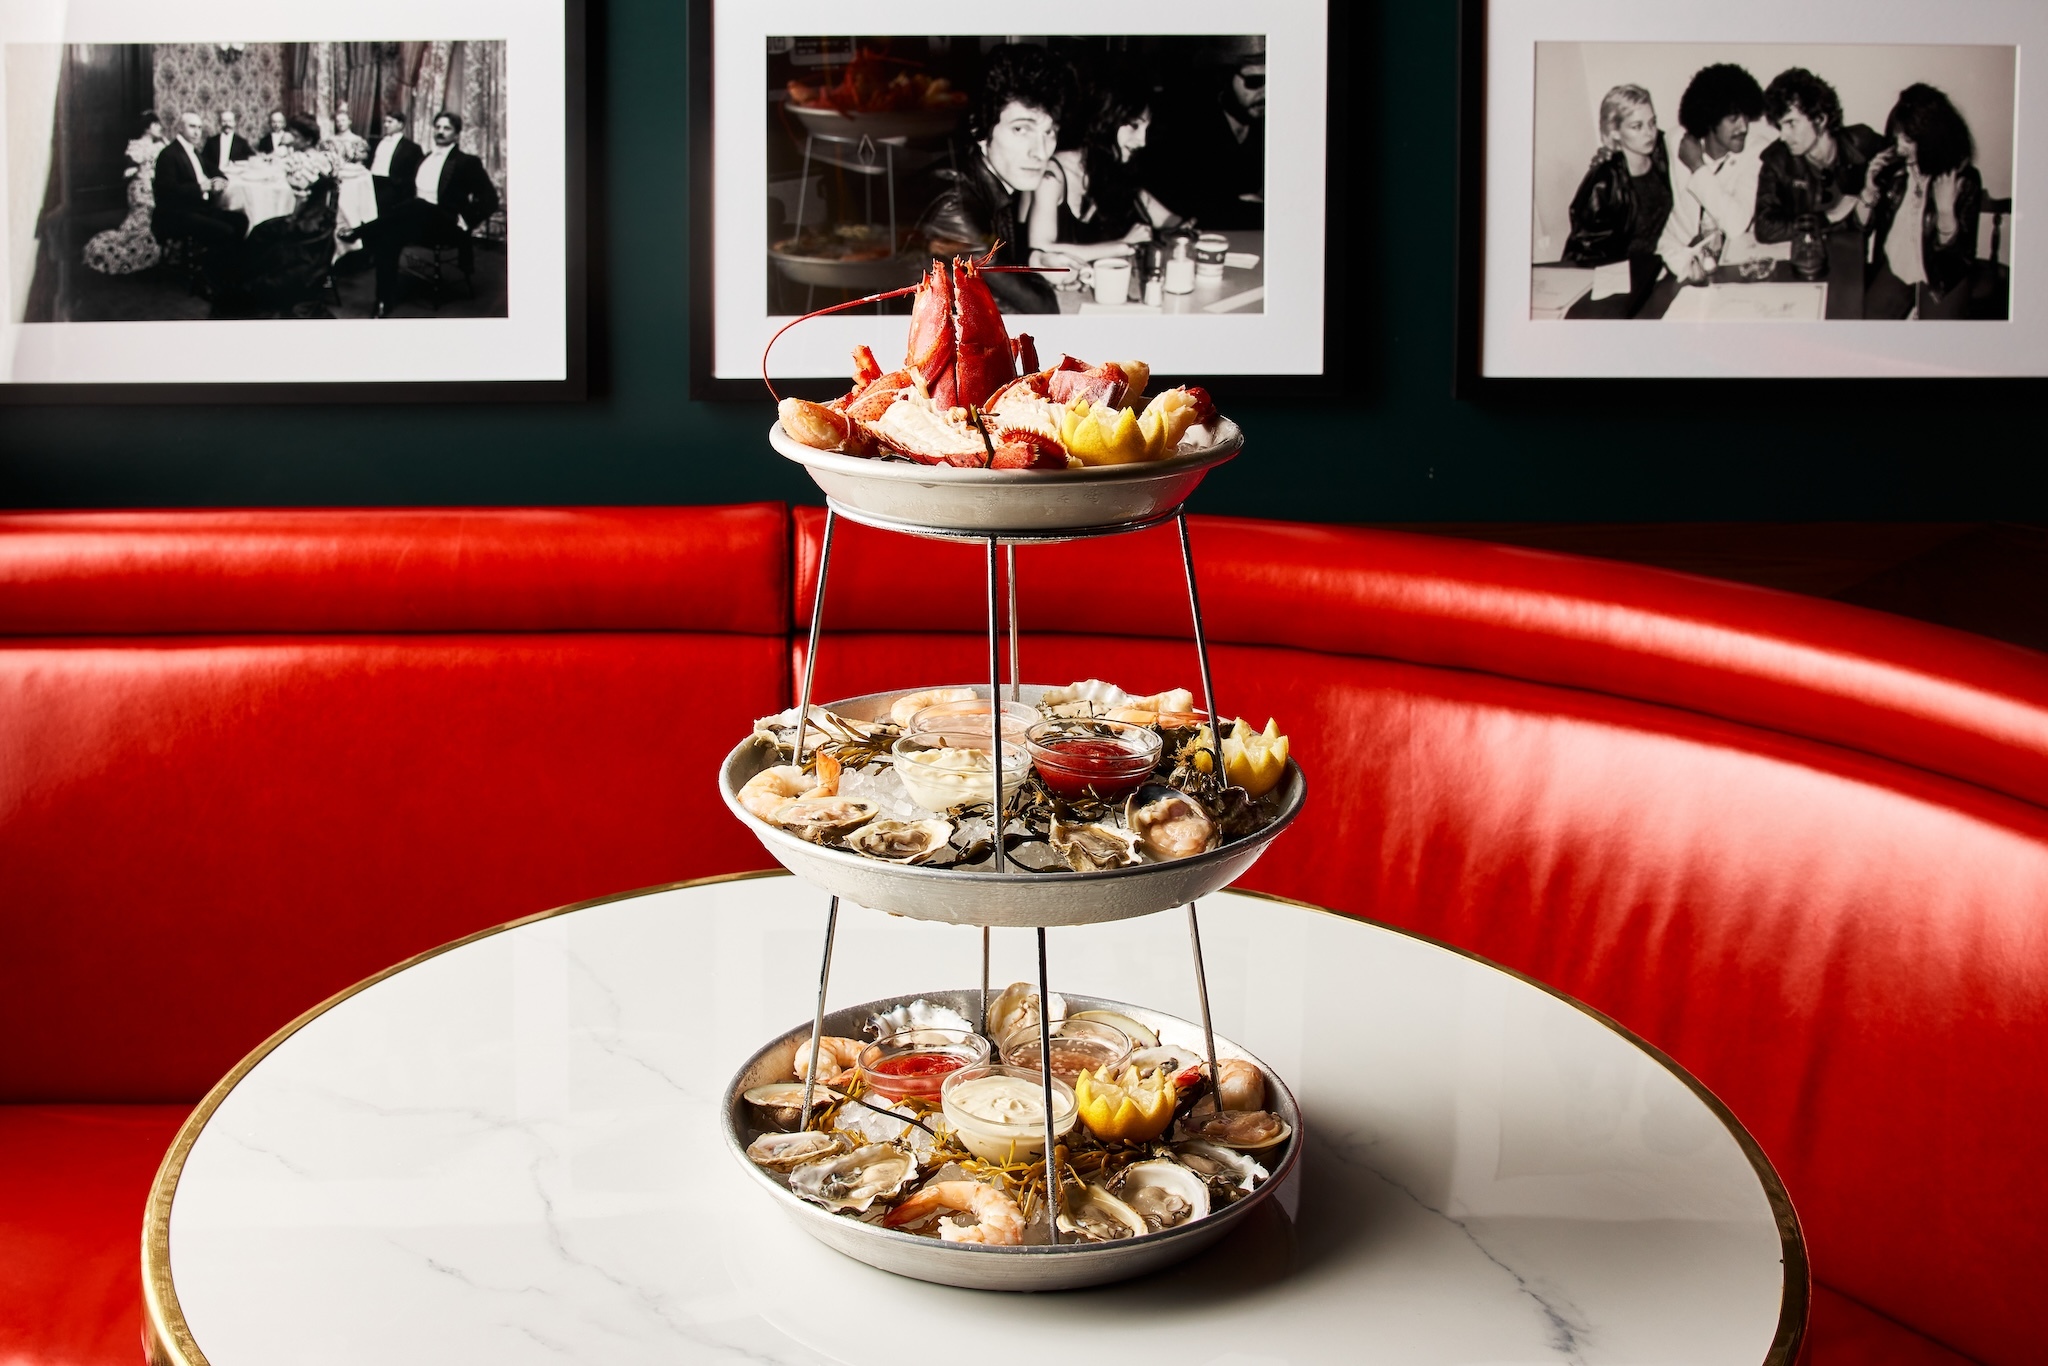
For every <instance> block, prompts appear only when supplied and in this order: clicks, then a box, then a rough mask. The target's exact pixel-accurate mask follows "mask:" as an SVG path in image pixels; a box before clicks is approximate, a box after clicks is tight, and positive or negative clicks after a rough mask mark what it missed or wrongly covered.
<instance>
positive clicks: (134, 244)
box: [21, 41, 508, 323]
mask: <svg viewBox="0 0 2048 1366" xmlns="http://www.w3.org/2000/svg"><path fill="white" fill-rule="evenodd" d="M63 61H64V64H63V69H62V71H61V74H60V77H59V80H58V87H57V108H56V117H55V119H54V123H53V131H52V136H51V142H52V146H51V158H50V175H49V180H48V184H47V186H46V188H45V189H44V192H43V195H42V204H41V208H40V211H39V212H38V213H37V214H36V217H35V221H36V259H35V266H34V275H33V279H32V283H31V285H30V288H29V290H28V293H27V296H26V300H25V304H24V306H23V309H22V315H21V321H23V322H29V323H80V322H144V321H204V320H214V319H220V320H226V319H251V318H295V319H296V318H303V319H331V318H399V319H429V318H491V317H495V318H502V317H505V316H507V312H506V302H507V288H506V252H507V249H508V248H507V236H506V207H505V201H506V168H507V164H508V156H507V150H506V138H505V127H506V118H505V102H506V95H505V44H504V43H503V42H502V41H489V42H462V41H449V42H366V43H350V42H333V43H156V44H150V43H120V44H70V45H68V46H67V47H66V48H65V49H64V59H63Z"/></svg>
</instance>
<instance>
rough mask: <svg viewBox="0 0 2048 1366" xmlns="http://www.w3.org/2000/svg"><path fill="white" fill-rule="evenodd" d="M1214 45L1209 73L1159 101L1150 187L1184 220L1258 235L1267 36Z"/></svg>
mask: <svg viewBox="0 0 2048 1366" xmlns="http://www.w3.org/2000/svg"><path fill="white" fill-rule="evenodd" d="M1216 41H1217V44H1218V46H1217V47H1216V49H1215V58H1216V60H1217V61H1219V62H1220V63H1221V65H1220V66H1218V67H1216V68H1215V70H1214V74H1213V75H1210V76H1208V77H1206V78H1205V79H1201V80H1198V81H1197V83H1196V84H1195V86H1194V87H1193V89H1192V92H1191V93H1190V94H1189V95H1188V96H1187V97H1184V98H1181V99H1177V100H1171V101H1163V102H1162V104H1163V107H1162V108H1161V110H1160V111H1159V119H1158V126H1157V127H1155V128H1154V129H1153V130H1152V135H1153V140H1154V141H1155V142H1156V143H1157V144H1158V146H1157V156H1156V157H1155V159H1154V161H1155V167H1156V170H1157V175H1156V176H1155V177H1154V179H1153V188H1154V189H1156V190H1157V191H1158V192H1159V194H1160V195H1161V197H1163V198H1164V199H1165V200H1166V202H1167V203H1169V204H1171V205H1172V206H1173V207H1174V209H1175V210H1177V211H1178V212H1179V213H1180V214H1181V215H1182V216H1183V217H1184V218H1185V219H1187V220H1188V221H1189V222H1192V223H1196V224H1199V225H1200V226H1202V227H1204V228H1215V229H1217V230H1219V231H1223V232H1229V231H1231V230H1233V229H1246V230H1252V231H1256V230H1258V229H1262V228H1264V227H1265V226H1266V39H1265V36H1264V35H1263V34H1248V35H1244V36H1241V37H1229V38H1223V39H1219V40H1216Z"/></svg>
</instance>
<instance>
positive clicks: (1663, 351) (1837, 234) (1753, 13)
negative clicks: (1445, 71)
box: [1459, 0, 2048, 393]
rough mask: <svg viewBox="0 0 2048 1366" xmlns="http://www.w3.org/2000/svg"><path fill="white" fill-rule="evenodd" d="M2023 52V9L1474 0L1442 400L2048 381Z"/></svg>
mask: <svg viewBox="0 0 2048 1366" xmlns="http://www.w3.org/2000/svg"><path fill="white" fill-rule="evenodd" d="M2028 40H2048V7H2042V6H2040V5H2036V4H2029V3H2025V0H1953V3H1949V4H1943V5H1939V6H1932V5H1923V4H1903V3H1892V4H1873V3H1869V2H1868V0H1860V2H1859V0H1815V3H1810V4H1805V5H1800V6H1794V7H1788V6H1783V5H1777V4H1767V3H1761V2H1760V0H1730V2H1729V3H1726V4H1722V5H1716V6H1711V7H1706V8H1699V7H1665V6H1655V7H1652V6H1636V7H1632V8H1631V7H1624V8H1621V9H1616V8H1615V7H1613V6H1611V5H1601V4H1593V3H1585V2H1583V0H1521V2H1520V3H1502V2H1501V0H1466V11H1465V25H1464V41H1465V43H1466V51H1465V54H1464V56H1465V66H1464V77H1465V83H1464V90H1463V92H1462V94H1463V116H1464V126H1463V129H1462V132H1463V148H1462V152H1463V156H1464V163H1463V165H1462V167H1461V171H1462V175H1461V205H1460V216H1461V222H1460V231H1461V247H1462V253H1461V261H1460V266H1461V279H1460V307H1461V310H1462V317H1461V319H1460V324H1461V335H1460V351H1461V355H1460V375H1459V380H1460V391H1461V392H1466V393H1471V392H1479V391H1480V390H1481V389H1482V388H1483V387H1485V386H1487V385H1489V384H1494V383H1496V382H1512V381H1526V380H1552V379H1574V380H1667V381H1668V380H1684V379H1710V378H1711V379H1780V380H1781V379H1819V378H1828V379H1880V378H1881V379H1894V378H1949V379H1957V378H1971V379H1982V378H1999V377H2007V378H2011V377H2029V376H2041V375H2044V374H2048V307H2044V302H2043V300H2042V298H2041V296H2040V294H2039V293H2038V291H2036V292H2033V293H2030V292H2029V291H2028V289H2027V284H2028V282H2029V281H2030V280H2032V279H2033V278H2035V277H2034V276H2031V275H2029V274H2028V273H2027V272H2026V270H2025V269H2024V266H2023V262H2024V258H2025V250H2026V248H2025V244H2024V243H2023V242H2022V241H2021V240H2020V239H2019V236H2018V234H2017V233H2016V231H2015V228H2016V225H2017V223H2018V221H2019V215H2018V214H2017V213H2016V212H2015V205H2016V203H2018V202H2020V199H2021V196H2019V195H2018V194H2016V191H2017V190H2018V188H2019V187H2020V186H2021V185H2023V184H2031V183H2035V181H2034V180H2033V179H2031V178H2030V177H2029V176H2028V175H2027V174H2026V171H2027V168H2028V166H2029V164H2030V162H2031V164H2032V165H2033V166H2034V167H2035V168H2036V175H2037V176H2038V173H2039V169H2041V168H2042V167H2043V165H2044V163H2043V161H2042V158H2043V157H2044V156H2048V151H2044V149H2043V147H2041V146H2039V145H2037V143H2036V140H2034V139H2030V138H2028V137H2027V136H2026V131H2027V130H2028V129H2030V128H2032V129H2039V128H2041V127H2043V126H2044V124H2043V121H2042V117H2043V115H2044V114H2048V105H2044V104H2043V102H2042V96H2041V94H2040V92H2039V90H2038V87H2037V88H2036V89H2035V90H2033V91H2031V92H2030V91H2029V90H2027V89H2026V88H2025V87H2023V85H2022V83H2021V81H2020V57H2021V52H2022V50H2023V48H2024V47H2025V45H2026V43H2027V41H2028ZM2030 110H2031V117H2030ZM1621 322H1660V323H1666V324H1673V323H1675V324H1680V326H1675V327H1673V326H1665V327H1654V328H1645V327H1616V326H1613V325H1612V324H1615V323H1621Z"/></svg>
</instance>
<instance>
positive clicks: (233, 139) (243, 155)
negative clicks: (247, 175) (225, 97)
mask: <svg viewBox="0 0 2048 1366" xmlns="http://www.w3.org/2000/svg"><path fill="white" fill-rule="evenodd" d="M255 155H256V149H255V148H253V147H251V146H250V145H249V139H247V138H245V137H243V136H242V135H241V134H240V133H237V132H236V131H235V111H234V110H232V109H223V110H221V111H220V131H219V132H218V133H215V134H214V135H213V136H212V137H210V138H208V139H207V140H206V146H205V147H203V148H201V149H200V152H199V160H200V161H201V162H202V163H203V164H204V165H205V167H206V174H207V175H208V176H209V177H211V176H223V175H226V174H227V170H226V168H227V167H228V166H230V165H232V164H233V163H235V162H237V161H247V160H248V159H249V158H250V157H252V156H255Z"/></svg>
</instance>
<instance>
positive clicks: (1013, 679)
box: [1003, 544, 1024, 702]
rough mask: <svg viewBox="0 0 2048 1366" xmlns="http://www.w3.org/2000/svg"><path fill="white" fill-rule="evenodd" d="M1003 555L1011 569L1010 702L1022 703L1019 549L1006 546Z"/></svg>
mask: <svg viewBox="0 0 2048 1366" xmlns="http://www.w3.org/2000/svg"><path fill="white" fill-rule="evenodd" d="M1003 554H1004V556H1005V557H1006V558H1007V559H1008V561H1009V564H1008V566H1007V567H1008V569H1009V573H1010V700H1011V701H1012V702H1021V701H1023V700H1024V698H1023V696H1022V694H1021V693H1020V692H1019V691H1018V685H1019V684H1021V683H1022V682H1023V681H1024V666H1023V665H1022V664H1020V663H1018V662H1017V661H1018V654H1017V547H1016V545H1015V544H1011V545H1006V546H1004V547H1003Z"/></svg>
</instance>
